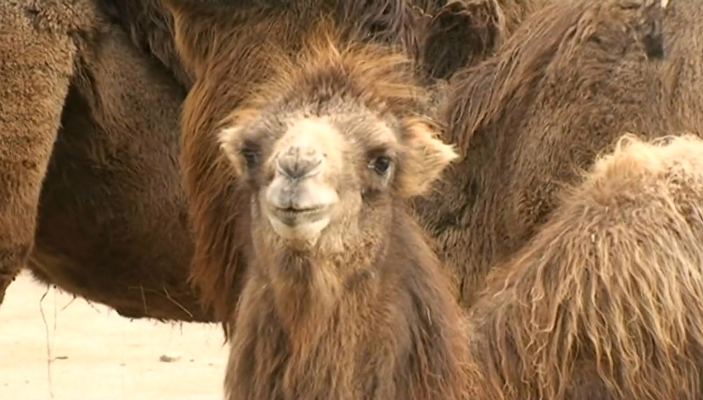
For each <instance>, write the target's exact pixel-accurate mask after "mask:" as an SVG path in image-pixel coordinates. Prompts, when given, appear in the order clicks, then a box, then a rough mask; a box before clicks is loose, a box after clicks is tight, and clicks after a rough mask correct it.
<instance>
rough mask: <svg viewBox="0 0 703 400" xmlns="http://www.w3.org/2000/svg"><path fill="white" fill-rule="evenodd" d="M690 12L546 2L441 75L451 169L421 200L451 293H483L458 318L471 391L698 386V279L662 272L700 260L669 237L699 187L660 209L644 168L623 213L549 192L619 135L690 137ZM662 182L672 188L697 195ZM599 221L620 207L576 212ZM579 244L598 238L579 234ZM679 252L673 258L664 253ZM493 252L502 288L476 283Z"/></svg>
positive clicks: (638, 399) (648, 395)
mask: <svg viewBox="0 0 703 400" xmlns="http://www.w3.org/2000/svg"><path fill="white" fill-rule="evenodd" d="M702 12H703V11H701V8H700V3H698V2H697V1H695V0H680V1H675V2H671V3H670V4H669V5H668V7H667V8H666V10H662V8H661V7H660V4H659V2H658V1H657V2H654V1H649V0H648V1H644V0H643V1H632V0H600V1H565V2H554V3H552V4H551V5H549V6H546V7H545V8H543V9H542V10H539V11H537V12H536V13H535V14H533V15H532V16H531V17H529V18H528V19H527V20H526V21H525V22H524V23H523V25H522V26H521V27H520V28H518V30H517V31H516V32H515V34H513V36H512V37H511V38H510V39H509V40H508V42H506V43H505V45H504V46H502V48H501V50H500V51H499V52H498V54H497V55H496V56H495V57H493V58H491V59H490V60H488V61H486V62H484V63H482V64H480V65H478V66H476V67H474V68H470V69H467V70H466V71H463V72H460V73H459V74H457V75H456V76H455V78H454V82H453V85H452V88H453V93H452V94H451V95H450V99H449V102H448V104H447V113H446V121H447V123H448V132H447V133H448V136H447V138H445V140H447V141H450V142H454V143H457V144H458V145H459V146H460V148H462V149H464V150H465V153H464V156H465V159H464V160H462V161H461V162H460V163H458V164H456V165H455V166H454V168H451V169H450V171H449V173H448V174H447V175H448V179H447V180H446V181H447V183H446V184H443V185H442V186H441V187H439V188H438V191H437V192H438V193H440V194H441V196H440V195H434V196H432V197H431V198H428V199H425V200H424V201H422V202H420V206H421V207H422V208H421V210H422V211H423V212H422V215H423V217H424V218H425V221H424V222H425V226H426V227H427V229H428V230H429V231H430V233H431V234H432V235H434V236H435V237H436V238H437V241H438V243H439V244H440V245H441V246H444V252H443V254H444V256H445V257H446V258H445V259H446V260H447V261H449V262H450V266H451V267H453V268H454V271H455V273H456V275H457V277H458V278H459V282H460V287H459V290H460V294H461V298H462V301H463V302H464V304H465V306H467V307H470V306H471V305H472V304H474V303H475V301H476V299H477V298H479V297H480V298H481V299H483V300H482V301H481V303H480V304H479V305H477V306H476V309H477V311H475V314H474V316H473V319H474V323H475V324H477V327H476V330H477V332H479V333H481V335H480V336H474V339H475V341H476V342H475V348H474V351H475V356H476V359H477V363H478V366H479V369H480V370H481V371H482V372H483V373H484V374H485V381H483V382H484V383H485V384H484V385H483V390H484V391H483V393H482V394H480V395H479V396H478V398H481V399H491V398H495V399H514V400H530V399H540V398H546V399H550V400H560V399H564V400H565V399H608V400H642V399H647V400H654V399H686V400H694V399H700V392H699V390H700V389H699V387H698V386H697V385H698V384H699V380H700V378H701V377H699V376H698V375H697V372H696V371H695V368H694V367H695V366H697V365H696V364H694V363H697V362H698V360H701V356H702V355H703V354H701V349H700V347H699V346H700V343H701V338H700V333H699V332H698V331H697V329H698V325H700V323H698V322H697V318H699V315H701V314H699V313H698V310H697V307H698V302H699V301H700V300H699V296H700V290H699V288H697V287H696V286H694V285H699V280H700V278H699V277H697V275H695V274H697V272H694V271H693V270H692V269H691V270H688V271H686V272H683V271H684V270H682V269H677V268H679V266H681V265H682V264H681V263H684V264H683V265H687V266H688V267H689V268H698V267H700V265H701V264H700V261H698V260H697V259H695V258H690V259H689V258H686V257H693V255H695V256H696V257H698V256H699V255H698V254H696V251H698V250H696V249H695V245H694V243H696V241H697V239H699V238H693V237H692V236H677V235H692V234H693V231H692V229H699V227H698V226H695V225H694V226H693V227H687V226H686V225H683V224H682V221H683V220H682V219H681V218H683V217H684V216H687V217H688V218H690V219H689V222H688V223H689V224H693V223H694V222H695V221H696V218H699V217H698V216H697V211H695V213H694V211H693V210H697V209H696V208H690V209H688V210H686V209H685V207H687V204H686V203H684V201H691V202H693V201H699V200H700V199H699V198H697V197H691V198H689V199H687V200H683V199H679V200H676V199H673V200H671V201H672V202H673V201H674V200H676V201H677V202H678V203H670V204H668V205H662V203H661V202H662V201H664V199H665V196H666V192H661V193H656V191H654V189H653V188H654V187H655V186H651V187H648V186H647V185H650V184H651V183H648V182H651V181H643V182H641V183H639V184H640V185H643V186H641V190H642V193H641V196H643V197H644V198H645V199H648V196H650V195H651V196H654V197H655V198H657V199H658V200H657V203H655V204H652V205H650V204H648V203H647V202H646V200H645V202H642V203H640V202H637V201H635V200H638V198H636V197H635V198H633V201H635V202H634V203H632V204H634V205H632V206H627V207H625V208H623V209H622V210H620V209H618V208H617V207H614V205H613V207H609V208H604V207H605V206H603V205H599V208H598V209H596V210H594V209H591V208H588V207H589V206H591V205H593V204H592V203H582V202H579V201H581V200H580V199H579V198H578V197H579V196H587V194H586V193H585V192H583V191H581V192H577V195H573V194H572V195H568V196H567V195H564V191H565V188H566V187H571V186H578V182H579V181H581V180H582V179H583V176H582V174H581V173H580V171H581V170H582V169H584V168H588V167H589V166H590V165H591V164H592V163H593V162H594V160H595V159H596V157H597V156H598V155H599V154H602V153H604V152H608V151H609V150H610V149H612V148H613V146H614V145H615V143H616V142H617V140H618V138H619V137H620V136H621V134H622V133H623V132H628V131H630V132H638V133H640V134H641V135H642V136H643V137H646V138H656V137H660V136H664V135H668V134H669V133H671V132H686V131H688V132H695V133H697V134H698V133H699V132H700V131H699V130H698V129H700V127H703V111H701V110H703V96H701V93H703V81H702V80H701V76H703V75H702V72H701V71H703V68H702V67H701V61H700V60H702V59H703V58H701V55H702V54H703V41H701V40H700V38H701V37H703V36H702V35H703V23H702V22H701V21H703V19H702V18H701V14H702ZM662 28H663V32H662ZM664 52H665V53H666V57H665V58H662V57H661V55H662V54H663V53H664ZM699 146H700V145H699ZM679 147H681V144H680V145H679ZM696 156H698V155H697V153H696ZM688 157H689V158H691V157H693V153H690V154H689V156H688ZM613 165H615V164H613ZM611 169H612V171H613V173H615V172H617V168H616V167H613V168H611ZM645 171H647V170H645ZM696 173H697V172H696V171H694V169H693V168H691V169H690V170H689V172H688V174H690V175H691V176H697V175H696ZM615 184H616V183H613V185H615ZM664 184H667V185H671V186H668V188H667V190H671V191H674V190H679V192H678V193H680V194H686V193H689V192H690V191H692V190H694V189H696V190H700V188H698V186H691V187H686V186H683V187H681V188H680V189H677V188H676V185H679V184H681V185H683V184H684V183H683V182H681V183H679V182H677V181H675V180H672V181H671V182H667V181H665V180H663V181H662V182H660V185H664ZM585 185H589V184H588V183H587V184H585ZM696 185H700V183H697V184H696ZM579 187H580V186H579ZM585 187H589V186H584V188H585ZM659 187H661V186H659ZM579 190H585V189H583V188H582V189H579ZM653 191H654V194H651V193H652V192H653ZM628 193H629V194H623V195H622V197H618V199H623V200H624V199H625V198H626V197H627V196H628V195H629V196H632V194H631V193H632V192H628ZM699 193H700V192H699ZM588 195H590V193H589V194H588ZM638 195H640V194H639V192H638ZM564 196H565V197H566V198H567V200H563V201H561V203H560V201H559V199H560V198H562V197H564ZM613 196H615V195H613ZM656 196H659V197H656ZM663 196H664V197H663ZM614 199H615V198H614ZM614 199H613V201H615V200H614ZM559 204H563V206H562V208H557V207H558V205H559ZM688 204H689V205H690V204H691V203H688ZM635 206H636V207H637V208H630V207H635ZM623 207H624V206H623ZM648 207H660V208H661V209H659V208H656V209H650V208H648ZM675 207H681V208H680V209H679V211H678V214H676V215H677V216H676V217H674V214H672V213H674V208H675ZM555 209H558V210H562V211H559V212H558V213H557V214H554V215H553V212H554V210H555ZM435 210H436V211H435ZM598 210H600V211H598ZM623 212H624V213H625V214H623ZM594 213H596V214H594ZM657 213H662V214H661V215H655V214H657ZM687 213H688V214H687ZM599 216H600V218H602V220H603V221H604V223H611V224H615V223H617V222H618V221H619V220H618V219H617V218H620V217H621V216H625V217H626V218H627V220H626V222H625V223H622V224H618V225H617V226H615V225H611V228H608V227H607V226H606V225H603V226H602V227H603V228H604V229H611V234H607V235H605V236H602V235H601V234H598V233H596V234H594V235H593V236H590V234H591V233H594V232H597V228H598V226H599V225H588V224H595V223H597V222H598V221H599V219H598V218H599ZM610 218H612V219H610ZM545 224H546V225H545ZM594 227H595V228H594ZM650 229H651V230H652V233H651V235H650V234H649V233H648V231H649V230H650ZM612 233H618V235H617V236H616V235H614V234H612ZM535 235H537V237H536V238H535ZM645 236H646V237H645ZM664 240H669V241H670V242H669V243H672V244H671V245H670V246H667V245H664V244H662V243H664ZM594 243H600V244H602V246H610V247H601V248H600V249H594V248H593V247H589V248H586V247H584V246H593V244H594ZM660 245H662V246H664V247H663V248H659V247H657V246H660ZM579 246H580V247H579ZM637 247H640V248H637ZM456 249H462V251H461V252H457V251H456ZM521 249H522V250H521ZM611 249H617V250H611ZM518 251H520V253H519V254H518V255H517V256H515V253H516V252H518ZM680 251H681V252H684V251H685V252H687V253H681V254H680V255H679V257H681V258H678V259H677V260H676V261H675V262H677V263H678V264H673V265H672V264H670V263H669V262H668V261H672V262H674V261H673V260H674V259H670V258H668V257H672V256H673V257H677V254H678V252H680ZM642 252H645V253H642ZM672 253H673V254H672ZM692 254H693V255H692ZM576 257H581V259H578V258H576ZM606 257H607V258H606ZM509 260H511V261H509ZM503 263H507V264H505V265H507V266H508V268H511V269H514V270H515V271H516V272H515V274H514V276H513V278H511V279H512V280H511V281H508V288H509V290H507V291H506V292H501V291H499V288H501V287H502V286H501V282H496V283H494V284H493V285H492V286H491V288H490V290H489V292H487V293H485V294H483V295H481V294H480V293H479V289H480V288H482V287H484V284H485V279H484V277H485V274H486V273H487V271H488V270H489V269H491V268H495V267H496V266H498V265H500V264H503ZM633 263H636V264H634V265H633ZM584 268H585V269H587V270H582V269H584ZM650 268H651V269H650ZM681 268H684V267H683V266H681ZM613 271H615V272H613ZM686 274H688V275H686ZM518 277H519V279H518ZM496 279H497V280H498V279H500V278H499V277H497V278H496ZM523 279H524V281H523ZM511 282H512V283H511ZM518 282H519V283H518ZM513 290H514V291H513ZM586 290H588V291H590V292H585V291H586ZM657 290H658V292H656V293H653V291H657ZM505 293H508V294H505ZM511 296H512V297H511ZM653 296H657V297H653ZM675 296H679V297H678V298H676V297H675ZM687 296H688V300H686V301H685V302H683V300H682V299H684V298H686V297H687ZM503 306H504V308H501V307H503ZM682 309H685V310H686V314H685V315H683V314H681V313H682V311H681V310H682ZM638 316H640V317H639V318H638ZM662 324H665V325H662ZM687 335H688V336H687ZM541 396H542V397H541ZM599 396H600V397H599Z"/></svg>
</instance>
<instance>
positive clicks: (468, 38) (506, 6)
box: [418, 0, 548, 79]
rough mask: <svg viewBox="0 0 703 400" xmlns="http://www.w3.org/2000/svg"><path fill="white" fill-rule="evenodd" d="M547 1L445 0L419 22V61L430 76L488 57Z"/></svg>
mask: <svg viewBox="0 0 703 400" xmlns="http://www.w3.org/2000/svg"><path fill="white" fill-rule="evenodd" d="M547 2H548V0H519V1H515V0H449V1H447V2H446V4H444V5H443V6H442V7H440V8H437V7H433V8H431V9H432V10H434V11H433V13H432V14H431V15H429V16H428V18H426V19H425V20H426V21H425V23H424V24H422V25H421V27H420V29H421V30H420V31H419V32H418V35H419V36H420V50H419V57H420V58H419V60H420V61H421V63H422V65H423V68H424V70H425V73H426V75H428V76H429V77H430V78H432V79H449V78H450V77H451V76H452V75H453V74H454V73H455V72H456V71H458V70H459V69H460V68H466V67H471V66H473V65H476V64H478V63H479V62H482V61H484V60H485V59H486V58H488V57H489V56H492V55H493V54H494V53H495V51H496V50H498V48H499V47H500V46H501V44H502V43H503V42H504V41H505V40H506V39H507V38H509V37H510V35H512V33H513V32H514V31H515V29H517V27H518V26H519V25H520V24H521V23H522V21H524V19H525V18H527V16H529V15H530V14H532V13H533V12H534V11H536V10H538V9H540V8H541V7H543V6H544V4H545V3H547Z"/></svg>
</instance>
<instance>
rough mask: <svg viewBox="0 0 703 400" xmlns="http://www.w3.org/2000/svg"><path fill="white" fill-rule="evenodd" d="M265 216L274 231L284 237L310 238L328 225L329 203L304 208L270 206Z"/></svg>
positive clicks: (293, 238)
mask: <svg viewBox="0 0 703 400" xmlns="http://www.w3.org/2000/svg"><path fill="white" fill-rule="evenodd" d="M267 211H268V212H267V213H266V214H267V217H268V219H269V222H270V223H271V226H272V227H273V229H274V231H276V233H277V234H278V235H279V236H281V237H282V238H284V239H290V240H310V239H313V238H315V237H316V236H318V235H319V234H320V233H321V232H322V230H323V229H325V228H326V227H327V225H329V223H330V220H331V211H332V210H331V205H315V206H309V207H305V208H294V207H286V208H280V207H270V208H269V209H268V210H267Z"/></svg>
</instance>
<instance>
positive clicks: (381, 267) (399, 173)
mask: <svg viewBox="0 0 703 400" xmlns="http://www.w3.org/2000/svg"><path fill="white" fill-rule="evenodd" d="M313 35H314V36H317V38H316V39H317V40H319V41H320V42H318V43H313V44H311V45H309V47H308V46H306V47H307V49H306V50H309V51H310V52H311V54H310V55H308V56H307V57H306V56H305V55H304V56H303V57H302V58H301V59H296V60H291V61H292V64H289V65H285V64H284V65H282V66H278V67H280V68H282V71H280V72H278V71H277V73H276V77H275V78H273V79H272V83H271V84H270V86H268V87H265V88H263V89H262V93H258V94H256V95H254V96H255V97H254V98H253V99H250V100H248V101H246V102H245V103H244V104H243V106H242V108H241V109H239V110H237V111H236V114H235V116H234V117H232V118H233V119H234V120H236V124H237V125H238V126H242V127H243V128H241V129H242V130H243V131H246V130H247V129H248V128H247V127H248V126H254V122H255V121H256V126H258V124H260V123H263V124H265V125H267V126H276V125H277V124H281V125H279V126H286V121H288V120H290V119H294V118H296V116H301V115H303V113H306V110H310V109H312V110H315V111H313V113H314V114H315V115H318V114H319V116H322V117H324V116H327V117H328V118H331V119H332V120H333V121H337V122H336V123H335V124H340V125H339V126H340V129H349V132H350V133H346V134H347V135H351V137H350V138H349V139H348V140H349V144H348V145H349V146H351V147H350V148H348V149H346V150H343V151H344V152H345V157H344V159H345V162H351V163H352V164H351V165H347V166H346V167H345V169H349V170H347V171H345V175H344V176H343V177H340V179H339V182H340V183H339V185H341V186H342V188H340V189H339V190H340V193H341V194H340V196H347V197H350V198H354V196H360V194H359V193H354V192H356V191H357V190H360V191H361V193H363V194H362V195H361V196H362V198H363V204H362V205H361V207H362V208H361V210H360V214H358V215H355V212H354V211H346V210H354V208H353V207H348V206H344V205H342V204H340V207H341V208H342V209H343V210H345V211H343V212H345V213H348V214H349V216H346V215H345V216H343V217H342V216H340V217H338V218H340V219H341V221H342V222H340V224H342V225H341V226H336V225H331V226H330V227H329V228H328V229H327V230H325V231H324V232H323V237H322V238H320V239H319V241H318V243H317V245H315V247H314V248H312V249H310V250H305V251H302V252H301V251H298V250H290V249H288V248H287V247H286V244H284V243H282V242H281V240H280V239H279V238H278V237H277V235H275V234H274V233H273V231H272V230H271V228H270V227H268V221H266V220H265V219H263V217H260V218H255V219H253V220H252V221H251V226H252V230H253V234H252V236H250V238H251V239H250V240H252V244H251V246H253V249H255V251H254V250H253V249H252V251H250V253H249V256H248V264H249V266H250V268H251V272H250V274H249V275H248V281H247V283H246V286H245V289H244V291H243V294H242V299H241V303H240V305H239V308H238V315H237V316H236V323H235V325H236V326H237V329H236V330H235V332H234V334H233V336H232V338H231V353H230V360H229V365H228V373H227V378H226V389H225V390H226V392H227V395H228V397H227V398H228V399H232V400H234V399H240V398H246V399H261V400H263V399H272V398H273V399H354V398H357V399H389V400H390V399H408V400H412V399H417V400H419V399H423V400H425V399H461V398H464V397H465V394H464V389H463V387H464V385H465V384H466V383H467V378H466V377H465V376H464V375H463V373H464V371H463V366H462V365H461V363H460V362H461V361H462V360H464V359H465V357H466V343H467V340H466V337H465V336H464V335H463V334H462V330H461V329H460V328H462V324H461V319H460V310H459V308H458V306H457V304H456V303H455V300H454V299H453V298H452V297H451V296H450V294H449V291H448V290H447V287H446V284H445V281H444V276H443V274H442V273H441V271H440V269H439V268H438V267H439V266H438V261H437V259H436V258H435V256H434V255H433V254H432V252H431V250H430V249H429V247H428V246H427V245H426V243H425V242H424V235H423V233H422V231H421V230H420V228H419V227H418V226H417V225H416V224H415V223H414V222H413V221H412V220H411V219H410V218H409V216H408V215H407V214H406V213H405V211H404V206H403V198H404V197H406V196H413V195H417V194H421V193H422V192H424V191H425V190H426V189H427V187H428V185H429V183H430V182H431V181H433V180H434V179H435V178H436V177H437V175H438V174H439V172H440V171H441V169H442V168H443V167H444V166H445V165H446V163H448V161H449V160H451V159H452V158H453V157H455V156H456V155H454V154H453V153H451V152H450V153H448V154H444V153H446V150H444V149H442V148H441V147H437V146H439V142H438V141H436V139H433V138H432V136H433V135H434V134H435V133H436V132H433V131H432V130H428V127H430V126H431V125H425V124H426V123H427V122H425V121H421V120H420V121H418V120H414V119H413V118H412V115H409V114H408V111H409V110H410V109H411V108H410V107H409V106H408V100H410V102H412V101H414V99H412V97H413V96H415V95H416V94H417V93H418V89H417V88H415V87H412V86H408V84H409V83H410V82H412V81H411V80H410V77H411V76H412V70H411V69H410V68H404V67H403V65H402V63H407V61H406V60H404V59H403V58H402V57H399V56H398V55H395V54H392V53H391V54H388V53H386V52H384V51H383V49H380V48H365V47H358V48H357V47H356V46H354V45H352V46H350V47H349V48H344V47H342V48H340V47H338V45H333V44H331V43H325V41H326V40H325V39H328V38H325V37H324V32H323V33H318V32H315V33H313ZM329 39H331V38H329ZM331 42H332V40H331ZM291 61H288V62H291ZM408 64H409V63H408ZM279 74H280V75H279ZM234 89H235V90H236V87H235V88H234ZM260 110H270V111H268V112H263V113H262V114H259V112H260ZM262 121H263V122H262ZM352 121H353V122H352ZM358 121H369V122H370V123H371V121H377V122H378V123H384V124H389V126H396V127H397V128H394V129H399V131H398V132H397V133H396V135H399V137H398V143H396V145H395V146H394V145H391V148H393V149H394V150H393V151H395V152H397V154H398V157H399V158H398V160H397V164H396V165H397V169H396V174H395V175H394V177H393V178H392V179H393V180H392V181H390V182H388V183H387V184H386V185H387V186H383V185H381V186H379V184H378V182H377V180H376V177H375V175H371V176H369V175H368V173H367V172H366V171H367V170H368V167H367V164H368V162H369V161H368V159H367V157H369V155H371V157H375V154H374V153H376V152H378V151H380V150H381V148H379V147H378V145H379V138H380V135H378V134H377V132H376V131H375V130H371V131H366V130H365V129H361V130H351V129H350V126H349V124H350V122H351V123H353V124H354V125H355V126H356V125H357V124H359V122H358ZM373 123H374V124H375V123H376V122H373ZM369 126H373V125H369ZM248 134H251V132H249V133H248ZM248 134H245V133H241V135H248ZM254 135H255V134H254ZM430 135H432V136H430ZM247 137H248V136H247ZM237 140H242V139H237ZM247 140H264V142H263V143H271V141H269V139H263V138H258V137H257V136H254V137H253V138H249V139H247ZM273 140H275V139H273ZM434 142H437V143H434ZM352 144H354V145H352ZM263 146H266V144H263ZM396 146H398V147H397V148H396ZM388 151H392V150H388ZM330 156H332V154H330ZM360 158H361V160H359V159H360ZM347 160H348V161H347ZM347 174H348V176H347ZM260 184H261V183H259V182H258V181H257V183H253V184H251V183H249V182H246V183H244V185H243V187H242V189H240V190H243V191H245V192H246V193H247V197H252V196H254V197H255V196H257V192H258V191H259V190H261V189H260V186H259V185H260ZM350 185H351V186H350ZM345 190H346V191H348V192H345ZM343 201H344V200H343ZM343 204H344V203H343ZM253 214H254V215H260V212H253ZM267 228H268V229H267ZM336 243H343V249H337V245H336ZM261 332H266V335H261Z"/></svg>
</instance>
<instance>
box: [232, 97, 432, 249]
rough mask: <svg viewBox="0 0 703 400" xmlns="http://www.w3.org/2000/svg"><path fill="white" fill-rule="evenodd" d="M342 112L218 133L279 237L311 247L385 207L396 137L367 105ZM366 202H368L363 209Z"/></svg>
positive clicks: (264, 120) (268, 119) (265, 119)
mask: <svg viewBox="0 0 703 400" xmlns="http://www.w3.org/2000/svg"><path fill="white" fill-rule="evenodd" d="M346 111H347V112H345V113H336V112H334V111H328V112H323V113H321V114H319V115H316V116H309V115H308V114H307V113H294V114H293V115H294V116H292V117H291V116H290V115H288V116H285V117H279V116H276V115H274V114H272V115H267V116H260V117H259V119H255V120H253V121H251V122H250V123H249V124H246V125H244V126H241V127H235V128H230V129H225V130H224V131H223V132H222V133H221V135H220V139H221V142H222V144H223V147H224V149H225V152H226V153H227V154H228V156H229V157H230V160H231V161H232V162H233V164H234V165H235V167H236V166H239V167H236V168H235V170H237V171H238V172H239V174H240V177H241V178H242V179H245V180H248V181H249V182H250V183H251V184H252V185H253V186H254V192H255V193H256V196H255V197H256V199H257V200H256V202H257V207H256V209H257V210H258V213H259V214H260V216H261V217H263V218H265V220H266V221H268V223H269V225H270V227H271V228H272V229H273V231H274V232H275V233H276V234H277V235H278V237H279V238H280V239H282V240H284V241H293V242H307V243H312V244H314V243H316V242H317V240H318V239H319V238H320V236H321V235H323V234H325V233H326V232H330V236H331V235H334V234H336V233H338V232H347V233H349V232H352V231H357V230H358V229H357V227H358V225H363V223H362V222H359V220H360V219H361V218H365V219H372V218H374V215H375V214H376V213H381V212H383V211H382V210H383V207H381V205H382V204H385V205H387V206H390V204H391V201H389V200H390V198H391V197H392V195H393V193H392V187H391V182H392V181H393V175H394V174H393V172H394V170H395V169H396V163H397V162H398V161H399V160H398V158H397V155H398V154H399V153H400V152H401V149H400V143H399V140H398V138H397V134H396V133H395V132H394V131H393V130H391V129H390V128H389V126H388V125H389V124H388V123H387V122H386V121H382V120H381V119H380V118H378V117H376V116H374V115H373V113H372V112H370V111H369V110H354V111H349V110H346ZM264 127H265V128H264ZM430 140H434V139H430ZM369 201H370V202H372V203H373V204H374V207H373V208H372V209H371V210H368V209H366V210H362V206H363V205H364V203H365V202H367V203H368V202H369ZM255 214H256V213H255ZM330 226H334V227H335V229H331V230H330V229H328V228H329V227H330ZM332 232H334V233H332Z"/></svg>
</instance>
